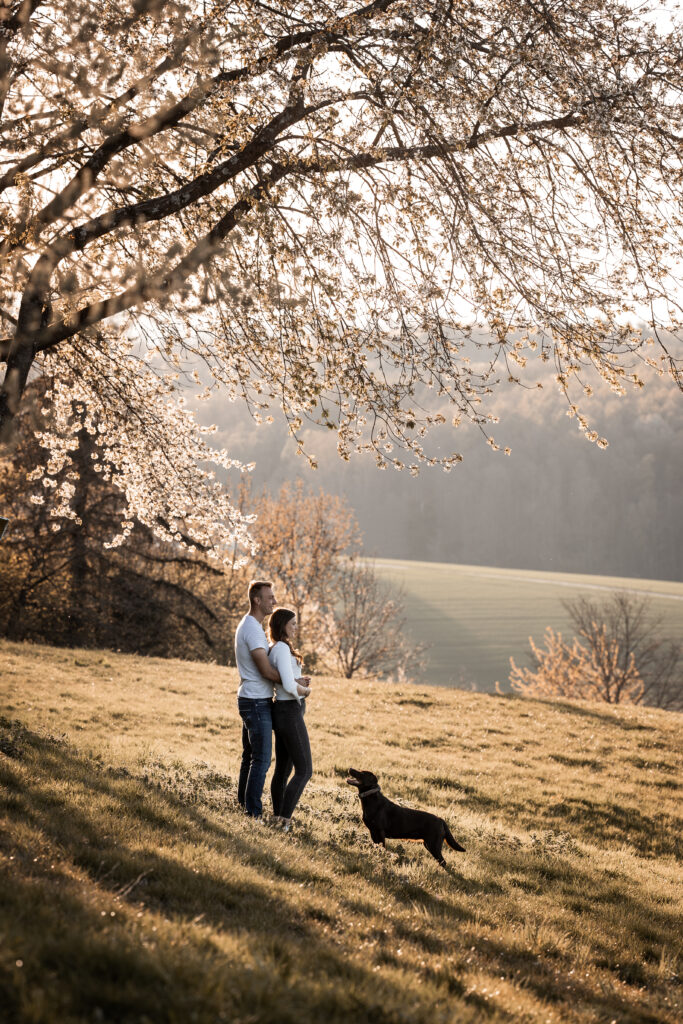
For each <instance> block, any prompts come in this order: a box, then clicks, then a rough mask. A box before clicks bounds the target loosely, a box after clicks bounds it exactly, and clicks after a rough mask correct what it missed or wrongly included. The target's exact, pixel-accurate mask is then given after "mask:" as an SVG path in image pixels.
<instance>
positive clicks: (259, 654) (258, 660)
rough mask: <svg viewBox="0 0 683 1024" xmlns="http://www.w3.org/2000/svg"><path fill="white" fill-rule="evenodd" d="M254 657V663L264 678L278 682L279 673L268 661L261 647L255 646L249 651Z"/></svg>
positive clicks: (271, 681)
mask: <svg viewBox="0 0 683 1024" xmlns="http://www.w3.org/2000/svg"><path fill="white" fill-rule="evenodd" d="M249 653H250V654H251V656H252V658H253V659H254V664H255V665H256V668H257V669H258V670H259V672H260V673H261V675H262V676H263V678H264V679H267V680H268V682H270V683H279V682H280V673H279V672H278V670H277V669H276V668H273V666H272V665H271V663H270V662H269V661H268V655H267V654H266V652H265V651H264V650H263V648H262V647H257V648H255V650H253V651H250V652H249Z"/></svg>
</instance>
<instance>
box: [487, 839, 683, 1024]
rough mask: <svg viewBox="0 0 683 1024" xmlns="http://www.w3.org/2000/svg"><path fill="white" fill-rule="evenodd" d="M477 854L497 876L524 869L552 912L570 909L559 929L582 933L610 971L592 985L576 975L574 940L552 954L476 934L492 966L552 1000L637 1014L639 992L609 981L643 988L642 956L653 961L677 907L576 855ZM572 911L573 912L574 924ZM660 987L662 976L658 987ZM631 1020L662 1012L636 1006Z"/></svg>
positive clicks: (671, 929) (673, 928)
mask: <svg viewBox="0 0 683 1024" xmlns="http://www.w3.org/2000/svg"><path fill="white" fill-rule="evenodd" d="M480 856H481V858H482V859H483V860H484V861H486V862H487V863H488V865H489V868H490V871H491V872H492V873H495V874H497V875H498V877H501V878H504V877H505V876H506V875H507V876H508V877H509V876H510V875H511V874H512V875H515V876H517V877H519V876H525V877H526V878H528V879H529V880H530V881H532V882H533V883H534V891H535V892H536V893H540V894H543V895H545V896H552V897H553V899H552V906H554V907H555V908H556V911H561V910H562V909H564V910H565V911H568V912H569V914H568V915H567V917H566V918H564V917H563V918H562V923H561V928H562V930H566V929H568V928H572V927H573V928H574V929H576V932H577V933H580V934H581V935H583V936H585V937H586V938H585V939H584V941H589V942H590V947H591V958H592V960H593V962H594V963H595V964H596V966H598V967H603V968H606V969H607V970H609V971H610V973H611V975H612V979H613V981H612V982H608V983H607V984H606V985H600V986H596V985H595V984H594V985H593V986H592V987H591V985H589V984H588V983H587V982H582V981H581V978H580V972H576V973H574V971H573V970H572V968H573V967H575V963H574V960H573V957H574V953H575V950H574V946H573V943H570V944H569V945H568V946H567V948H566V949H565V950H559V949H557V950H555V951H554V953H553V954H552V955H551V956H548V955H546V956H544V957H541V956H538V955H536V953H534V952H533V951H532V950H530V949H529V950H525V949H522V948H520V946H519V944H517V943H516V942H514V941H512V940H510V941H508V942H506V941H504V940H503V939H502V938H500V937H496V936H495V934H494V935H493V937H491V936H490V935H489V936H486V938H485V939H483V940H481V941H479V940H474V941H475V943H476V944H477V946H478V947H479V948H480V951H485V953H486V955H487V957H489V958H491V959H492V967H493V969H494V973H497V972H498V971H500V972H505V973H508V974H511V975H514V974H517V975H519V974H520V973H521V974H522V975H523V977H524V984H525V986H526V987H528V988H529V989H531V990H532V991H533V992H535V993H536V995H537V996H538V997H539V998H542V999H548V1000H550V1001H552V1002H555V1003H568V1004H571V1005H580V1004H584V1005H585V1006H586V1007H590V1009H591V1011H592V1012H593V1013H595V1012H597V1013H598V1015H599V1016H600V1019H611V1018H612V1017H614V1016H617V1019H624V1020H632V1019H635V1018H634V1017H633V1014H634V1001H635V1002H636V1003H637V1001H638V999H639V995H638V991H636V992H635V993H634V992H632V993H628V994H626V993H624V992H623V990H622V991H619V989H618V988H617V987H616V986H615V984H614V982H616V983H617V985H618V984H619V983H621V982H625V983H626V984H628V985H633V986H635V987H636V990H640V991H641V992H643V993H644V992H645V991H646V988H647V985H648V978H647V976H646V974H645V971H644V963H645V962H646V961H648V960H649V962H650V963H651V964H652V963H654V962H656V961H657V960H658V958H659V956H660V954H661V950H662V948H663V947H664V946H666V945H668V944H669V943H670V942H671V937H672V936H674V935H676V934H677V932H678V930H679V928H680V920H679V916H678V914H677V912H676V910H675V909H670V910H669V909H666V908H664V907H661V906H658V905H655V904H654V903H653V902H652V901H651V900H648V899H647V896H646V894H643V897H642V898H638V896H637V894H636V893H634V890H633V886H632V883H631V882H630V881H629V880H623V881H620V880H618V879H615V877H614V876H613V875H611V874H610V875H607V874H606V873H604V872H600V871H594V872H591V871H590V869H586V870H582V869H581V867H580V866H578V865H577V864H576V862H575V861H572V860H570V859H568V858H565V857H561V856H544V855H542V854H541V855H538V854H536V855H534V854H533V853H531V852H530V851H529V850H520V849H511V850H507V851H506V850H504V849H501V848H493V849H482V850H481V851H480ZM546 905H547V904H546ZM570 915H573V925H572V921H571V917H570ZM588 936H590V939H588V938H587V937H588ZM634 940H636V941H634ZM638 945H639V946H640V956H639V955H638V952H637V947H638ZM634 947H635V948H636V952H635V953H634ZM617 950H618V951H617ZM666 988H667V986H666V985H665V984H664V983H662V993H664V992H665V990H666ZM669 991H670V989H669ZM650 994H651V993H650ZM664 999H665V997H663V1001H664ZM637 1019H638V1020H639V1021H640V1020H642V1021H644V1022H652V1024H654V1022H655V1021H660V1020H662V1017H661V1014H658V1013H657V1012H656V1011H654V1010H653V1011H652V1012H650V1010H649V1009H648V1007H646V1006H640V1007H639V1008H638V1017H637Z"/></svg>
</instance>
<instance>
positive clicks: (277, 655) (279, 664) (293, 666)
mask: <svg viewBox="0 0 683 1024" xmlns="http://www.w3.org/2000/svg"><path fill="white" fill-rule="evenodd" d="M268 661H269V662H270V663H271V665H272V666H273V668H276V669H277V670H278V672H279V673H280V682H279V683H276V684H275V699H276V700H298V701H300V700H301V697H300V696H299V692H298V689H297V683H296V680H297V679H298V678H299V677H300V676H301V665H300V664H299V662H298V661H297V660H296V658H295V657H294V655H293V654H292V651H291V649H290V647H289V645H288V644H286V643H285V642H284V640H278V642H277V643H276V644H273V646H272V647H271V648H270V651H269V652H268Z"/></svg>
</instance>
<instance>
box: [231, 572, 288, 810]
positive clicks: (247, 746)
mask: <svg viewBox="0 0 683 1024" xmlns="http://www.w3.org/2000/svg"><path fill="white" fill-rule="evenodd" d="M248 593H249V611H248V613H247V614H246V615H245V616H244V618H243V619H242V621H241V622H240V624H239V626H238V627H237V631H236V633H235V661H236V663H237V670H238V672H239V674H240V686H239V690H238V691H237V706H238V708H239V713H240V717H241V719H242V764H241V766H240V778H239V784H238V787H237V800H238V803H239V804H240V806H241V807H244V809H245V810H246V812H247V814H248V815H250V816H251V817H252V818H260V817H261V814H262V811H263V807H262V804H261V795H262V793H263V786H264V783H265V781H266V774H267V772H268V768H269V766H270V759H271V756H272V748H273V737H272V727H273V726H272V719H271V707H272V703H273V684H274V683H279V682H280V674H279V672H278V671H277V669H275V668H273V666H272V665H271V664H270V662H269V661H268V641H267V640H266V634H265V632H264V630H263V620H264V619H265V618H266V616H267V615H270V613H271V612H272V610H273V608H274V607H275V595H274V594H273V585H272V583H269V582H267V581H266V580H252V582H251V583H250V584H249V591H248Z"/></svg>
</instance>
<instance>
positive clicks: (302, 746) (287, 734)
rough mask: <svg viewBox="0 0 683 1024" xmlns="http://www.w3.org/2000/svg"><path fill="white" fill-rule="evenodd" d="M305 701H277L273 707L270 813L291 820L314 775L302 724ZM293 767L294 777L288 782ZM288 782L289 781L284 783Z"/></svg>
mask: <svg viewBox="0 0 683 1024" xmlns="http://www.w3.org/2000/svg"><path fill="white" fill-rule="evenodd" d="M305 712H306V701H304V700H302V701H301V703H299V701H298V700H276V701H275V702H274V704H273V731H274V732H275V771H274V772H273V779H272V782H271V784H270V795H271V797H272V799H273V814H279V815H280V816H281V817H283V818H291V817H292V813H293V811H294V808H295V807H296V805H297V804H298V802H299V797H300V796H301V794H302V793H303V791H304V787H305V785H306V783H307V782H308V780H309V779H310V777H311V775H312V774H313V762H312V761H311V744H310V743H309V741H308V730H307V729H306V723H305V722H304V714H305ZM292 768H293V769H294V774H293V775H292V777H291V779H289V773H290V772H291V770H292ZM288 779H289V781H287V780H288Z"/></svg>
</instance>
